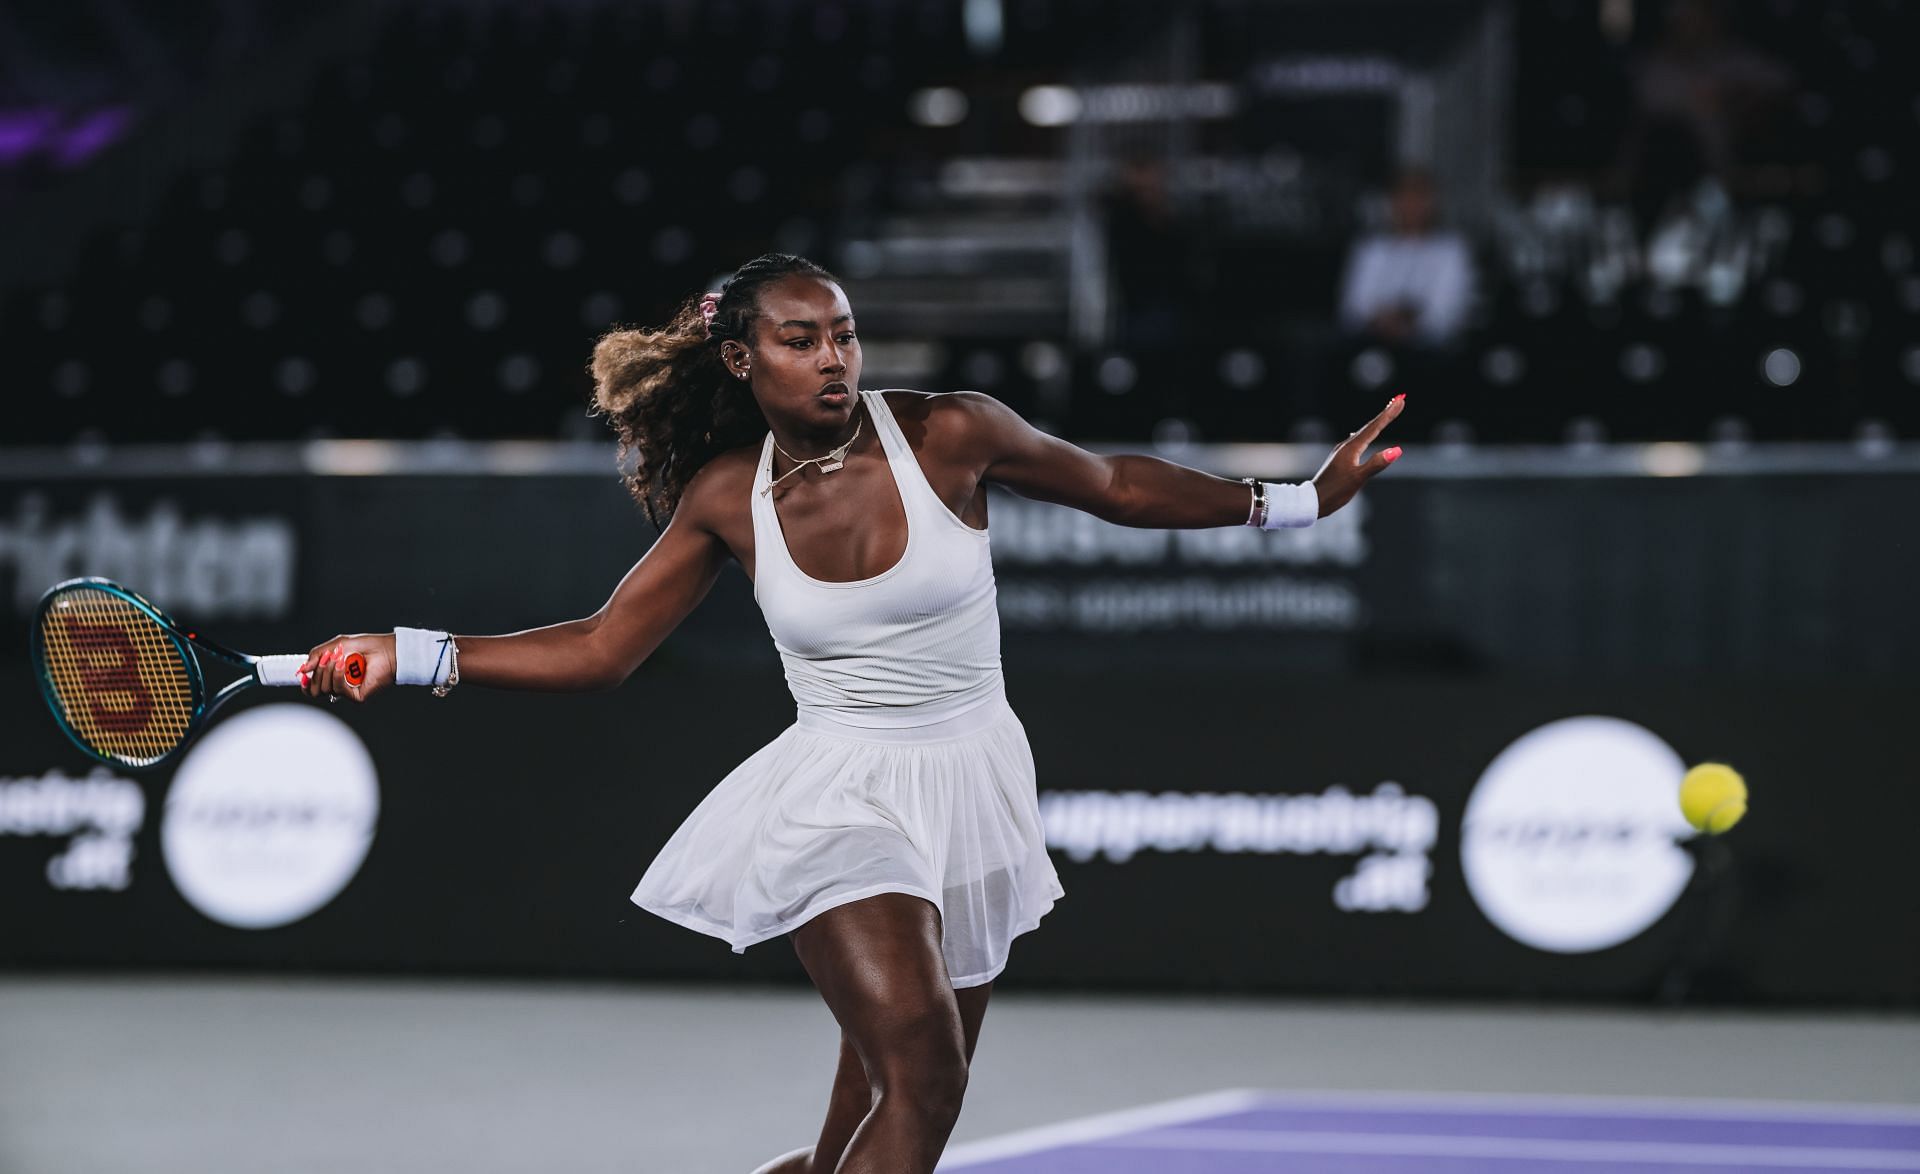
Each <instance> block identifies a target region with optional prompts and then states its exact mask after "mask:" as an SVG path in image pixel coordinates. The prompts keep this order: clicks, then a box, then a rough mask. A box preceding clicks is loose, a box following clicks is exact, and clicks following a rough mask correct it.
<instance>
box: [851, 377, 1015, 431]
mask: <svg viewBox="0 0 1920 1174" xmlns="http://www.w3.org/2000/svg"><path fill="white" fill-rule="evenodd" d="M874 394H876V395H879V396H881V397H883V398H884V399H885V400H886V402H887V411H888V412H890V413H891V414H892V415H893V418H894V419H895V420H897V421H899V422H900V423H901V424H908V423H914V424H925V425H927V426H928V427H929V428H936V429H943V428H965V427H967V426H969V425H971V424H972V423H974V422H975V421H977V420H978V419H979V418H980V416H981V414H982V413H983V412H985V411H991V410H992V409H993V408H995V407H998V406H999V403H1000V401H999V400H996V399H994V398H993V397H992V396H990V395H986V394H984V393H982V392H978V391H915V390H912V389H910V388H902V387H890V388H887V389H886V390H884V391H877V392H875V393H874Z"/></svg>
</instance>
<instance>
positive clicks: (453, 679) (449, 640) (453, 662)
mask: <svg viewBox="0 0 1920 1174" xmlns="http://www.w3.org/2000/svg"><path fill="white" fill-rule="evenodd" d="M440 651H441V653H442V655H444V656H447V657H449V658H450V663H449V664H448V665H447V679H446V680H445V681H442V682H441V683H440V684H438V685H435V686H434V687H433V695H434V696H435V697H445V696H446V695H447V694H449V693H451V692H453V687H454V686H455V685H458V684H459V683H460V645H458V644H456V643H455V642H454V639H453V633H451V632H449V633H447V634H446V635H445V636H443V637H441V638H440ZM433 675H434V676H436V677H437V676H439V675H440V664H439V662H438V661H435V662H434V666H433Z"/></svg>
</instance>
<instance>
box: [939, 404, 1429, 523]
mask: <svg viewBox="0 0 1920 1174" xmlns="http://www.w3.org/2000/svg"><path fill="white" fill-rule="evenodd" d="M955 394H956V396H964V397H965V400H964V403H965V407H966V427H965V429H964V434H965V440H964V441H963V444H964V447H965V448H966V449H967V451H968V454H969V456H970V457H971V459H972V460H973V461H974V462H975V463H976V465H978V466H979V467H980V468H981V469H982V470H983V472H982V474H981V479H982V480H984V481H991V482H994V483H996V484H1000V485H1004V486H1006V487H1007V488H1008V489H1011V490H1013V491H1014V492H1015V493H1018V494H1019V495H1020V496H1022V497H1029V498H1033V499H1034V500H1036V501H1049V502H1053V503H1055V504H1058V505H1065V506H1072V507H1073V508H1075V509H1078V510H1084V511H1085V512H1087V513H1089V514H1092V515H1094V516H1095V517H1098V518H1102V519H1104V520H1106V521H1109V522H1115V523H1118V524H1119V525H1122V526H1147V527H1153V528H1156V529H1168V530H1197V529H1203V528H1206V527H1209V526H1237V525H1242V524H1244V523H1245V522H1246V520H1247V512H1248V505H1249V503H1250V499H1251V493H1250V492H1249V490H1248V488H1247V486H1246V485H1245V484H1244V483H1242V482H1240V481H1235V480H1231V479H1228V478H1225V477H1216V476H1214V475H1213V474H1212V473H1203V472H1201V471H1200V470H1198V469H1190V468H1187V467H1186V466H1184V465H1176V464H1174V463H1173V462H1172V461H1165V460H1161V459H1160V458H1159V457H1151V456H1145V455H1140V454H1133V453H1125V454H1119V455H1115V456H1101V455H1099V454H1096V453H1090V452H1088V451H1086V450H1085V449H1083V448H1080V447H1079V446H1077V445H1073V444H1069V443H1067V442H1066V441H1064V440H1061V439H1059V438H1058V437H1053V436H1048V435H1047V434H1046V433H1044V432H1042V431H1040V430H1039V429H1037V428H1035V427H1033V426H1032V425H1031V424H1028V423H1027V422H1026V421H1025V420H1023V419H1021V418H1020V416H1019V414H1018V413H1016V412H1014V411H1013V409H1011V408H1009V407H1007V406H1006V405H1004V404H1002V403H1000V402H999V401H997V400H995V399H993V398H991V397H989V396H984V395H979V394H976V393H973V392H959V393H955ZM1405 404H1406V400H1405V399H1404V398H1403V397H1400V396H1395V397H1394V398H1393V399H1392V400H1391V401H1389V402H1388V404H1387V406H1386V408H1385V410H1383V411H1382V412H1381V413H1380V414H1379V415H1377V416H1375V417H1374V418H1373V419H1372V420H1371V421H1369V422H1368V423H1367V424H1366V425H1365V426H1364V427H1362V428H1361V429H1360V430H1359V431H1357V432H1355V433H1353V434H1352V435H1350V436H1348V437H1347V439H1346V440H1345V441H1344V442H1342V443H1341V444H1340V446H1339V447H1337V448H1335V449H1334V450H1333V454H1332V455H1331V456H1329V457H1328V458H1327V460H1326V463H1325V464H1323V465H1321V466H1320V471H1319V472H1318V473H1316V474H1315V475H1314V477H1313V487H1314V490H1315V491H1316V492H1317V493H1318V495H1319V498H1320V513H1319V516H1320V517H1323V518H1324V517H1326V516H1327V515H1328V514H1330V513H1332V512H1333V511H1335V510H1337V509H1339V508H1340V507H1341V506H1343V505H1345V504H1347V502H1349V501H1351V500H1353V495H1354V494H1356V493H1358V492H1359V491H1360V487H1361V486H1362V485H1365V484H1366V483H1367V481H1368V480H1369V479H1371V478H1372V477H1373V476H1374V475H1375V474H1377V473H1379V472H1380V471H1381V470H1382V469H1385V468H1386V467H1387V466H1388V465H1390V464H1392V463H1393V462H1394V461H1395V460H1396V459H1398V458H1399V455H1400V450H1399V449H1397V448H1392V449H1387V450H1386V451H1384V452H1381V453H1378V454H1375V455H1374V456H1373V457H1372V458H1366V451H1367V446H1368V445H1370V444H1372V443H1373V442H1374V440H1375V439H1377V438H1378V437H1379V435H1380V433H1381V431H1382V430H1383V429H1384V428H1386V426H1387V425H1388V424H1390V423H1392V422H1393V421H1394V420H1395V419H1397V418H1398V417H1399V415H1400V413H1401V411H1402V410H1403V409H1404V407H1405Z"/></svg>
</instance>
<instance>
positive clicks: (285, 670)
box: [253, 652, 307, 686]
mask: <svg viewBox="0 0 1920 1174" xmlns="http://www.w3.org/2000/svg"><path fill="white" fill-rule="evenodd" d="M305 663H307V655H306V653H304V652H292V653H288V654H287V655H285V656H263V657H261V658H260V659H258V660H256V661H254V662H253V672H254V676H256V677H258V678H259V679H260V683H261V684H262V685H294V686H298V685H299V684H300V678H299V677H298V676H297V675H296V674H297V673H298V672H299V669H300V666H301V665H303V664H305Z"/></svg>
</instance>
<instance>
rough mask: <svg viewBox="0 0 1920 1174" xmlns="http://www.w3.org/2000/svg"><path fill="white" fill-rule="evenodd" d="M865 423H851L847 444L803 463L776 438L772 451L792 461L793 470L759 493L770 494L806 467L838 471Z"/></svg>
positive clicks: (773, 481)
mask: <svg viewBox="0 0 1920 1174" xmlns="http://www.w3.org/2000/svg"><path fill="white" fill-rule="evenodd" d="M865 423H866V421H865V420H855V421H854V422H853V435H852V436H849V437H847V442H846V443H845V444H843V445H841V446H840V447H839V448H836V449H830V450H828V452H827V454H826V455H825V456H820V457H808V458H807V459H806V460H804V461H803V460H801V459H800V458H798V457H796V456H794V455H793V454H792V453H790V452H788V451H787V450H786V449H784V448H781V447H780V441H779V439H778V438H777V437H776V438H775V439H774V442H773V449H774V451H775V452H777V453H779V454H780V455H781V456H783V457H785V458H787V459H788V460H790V461H792V462H793V463H794V464H793V468H791V469H788V470H787V471H786V472H784V473H782V474H780V475H779V476H778V477H775V478H774V479H773V480H771V481H769V482H767V487H766V488H765V489H762V490H761V491H760V492H762V493H772V492H773V487H774V486H776V485H778V484H780V483H781V482H782V481H785V480H786V479H787V478H789V477H791V476H793V475H794V474H795V473H798V472H799V471H800V470H802V469H804V468H806V467H807V466H808V465H819V466H820V471H821V472H822V473H831V472H833V471H834V470H835V469H838V468H839V467H840V466H842V465H844V464H846V461H847V450H848V449H850V448H852V447H853V442H854V441H856V440H858V439H860V427H861V425H863V424H865Z"/></svg>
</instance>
